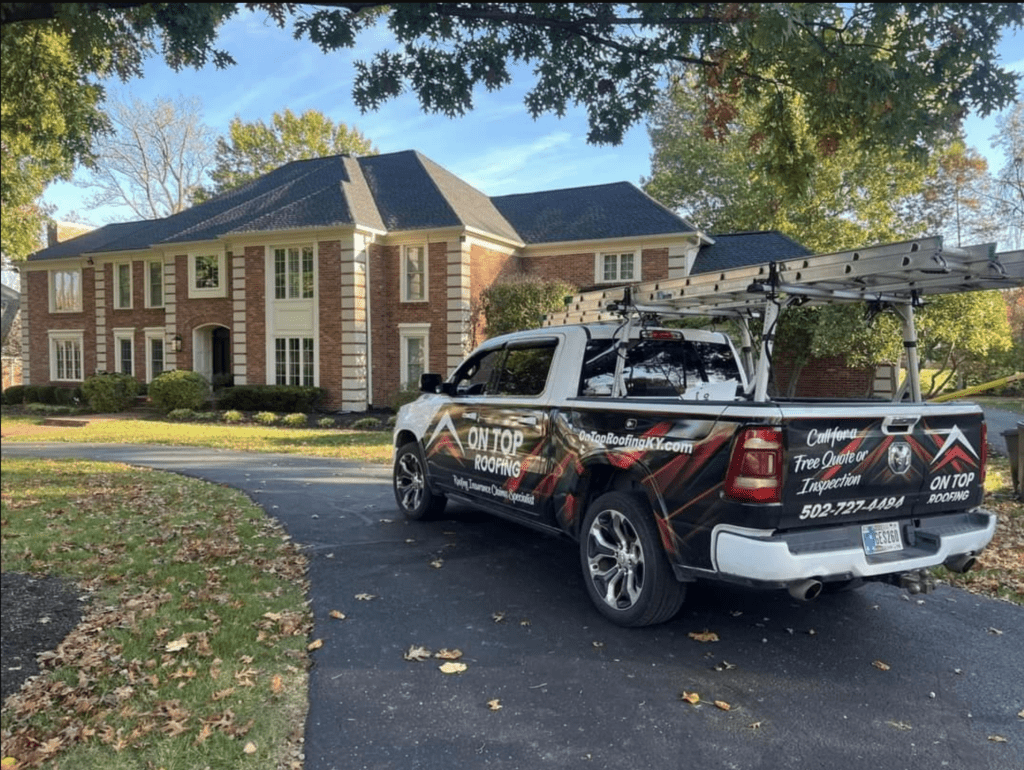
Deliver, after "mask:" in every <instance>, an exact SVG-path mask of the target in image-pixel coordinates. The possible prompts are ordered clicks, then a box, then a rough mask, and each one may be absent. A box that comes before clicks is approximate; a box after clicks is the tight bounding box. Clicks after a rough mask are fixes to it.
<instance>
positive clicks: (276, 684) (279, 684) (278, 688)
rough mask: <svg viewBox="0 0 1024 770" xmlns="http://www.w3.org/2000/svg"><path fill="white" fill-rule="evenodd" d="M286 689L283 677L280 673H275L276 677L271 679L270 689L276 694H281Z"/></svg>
mask: <svg viewBox="0 0 1024 770" xmlns="http://www.w3.org/2000/svg"><path fill="white" fill-rule="evenodd" d="M283 690H284V681H283V680H282V679H281V675H280V674H274V678H273V679H271V680H270V691H271V692H272V693H274V695H280V694H281V692H282V691H283Z"/></svg>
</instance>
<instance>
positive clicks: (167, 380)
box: [149, 369, 210, 413]
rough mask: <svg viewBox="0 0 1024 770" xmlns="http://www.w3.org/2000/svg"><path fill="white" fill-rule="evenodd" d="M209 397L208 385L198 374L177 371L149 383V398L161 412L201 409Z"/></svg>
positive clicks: (165, 373) (167, 373)
mask: <svg viewBox="0 0 1024 770" xmlns="http://www.w3.org/2000/svg"><path fill="white" fill-rule="evenodd" d="M209 397H210V383H208V382H207V381H206V378H205V377H203V375H201V374H199V373H198V372H190V371H187V370H184V369H177V370H174V371H170V372H164V373H163V374H161V375H160V376H159V377H157V378H156V379H155V380H153V381H152V382H151V383H149V398H150V400H151V401H152V402H153V406H155V407H156V408H157V409H159V410H160V411H161V412H165V413H169V412H172V411H174V410H175V409H192V410H196V409H202V408H203V406H204V405H205V404H206V400H207V399H208V398H209Z"/></svg>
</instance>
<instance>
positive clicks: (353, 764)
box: [2, 444, 1024, 770]
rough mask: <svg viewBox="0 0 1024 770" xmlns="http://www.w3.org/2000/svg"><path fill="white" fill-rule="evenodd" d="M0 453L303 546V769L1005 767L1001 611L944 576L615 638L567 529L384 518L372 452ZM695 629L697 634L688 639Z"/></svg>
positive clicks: (707, 611)
mask: <svg viewBox="0 0 1024 770" xmlns="http://www.w3.org/2000/svg"><path fill="white" fill-rule="evenodd" d="M2 453H3V456H4V457H15V456H18V457H47V458H61V457H67V458H72V457H74V458H85V459H93V460H106V461H111V462H126V463H130V464H133V465H140V466H146V467H151V468H157V469H160V470H167V471H174V472H177V473H183V474H186V475H190V476H195V477H198V478H202V479H206V480H209V481H213V482H216V483H221V484H228V485H230V486H233V487H237V488H238V489H240V490H242V491H244V492H246V493H247V494H249V495H250V496H251V497H252V498H253V499H254V500H256V501H257V502H258V503H259V504H260V505H261V506H262V507H263V508H264V509H265V510H266V511H267V512H268V513H269V514H271V515H272V516H274V517H275V518H277V519H279V520H280V521H281V522H282V524H283V525H284V526H285V528H286V529H287V530H288V532H289V534H290V535H291V536H292V537H293V538H294V539H295V540H296V541H297V542H298V543H300V544H301V545H303V546H304V547H305V548H306V552H307V555H308V557H309V562H310V583H311V587H310V599H311V603H312V609H313V613H314V616H315V629H314V637H315V638H321V639H323V641H324V645H323V647H322V648H321V649H319V650H317V651H316V652H314V653H313V654H312V655H313V659H314V664H315V665H314V668H313V670H312V671H311V672H310V711H309V717H308V721H307V725H306V747H305V748H306V758H305V762H306V768H307V770H331V769H334V768H337V769H339V770H340V769H341V768H346V769H349V768H351V769H353V770H354V769H355V768H429V769H433V768H437V769H438V770H441V769H442V768H443V769H444V770H448V769H449V768H453V767H458V768H460V770H461V769H462V768H485V767H486V768H491V767H497V768H530V770H533V769H534V768H537V767H557V768H578V767H594V768H621V767H650V768H675V767H680V766H684V765H685V766H697V767H700V768H702V770H708V769H709V768H726V767H729V768H782V767H809V766H815V767H817V766H821V767H843V768H849V769H850V770H878V768H890V767H892V768H896V767H899V768H912V769H916V768H921V770H932V768H940V767H950V768H960V767H970V768H972V770H973V769H975V768H977V769H978V770H983V769H988V770H1009V769H1010V768H1019V767H1022V766H1024V729H1022V727H1024V720H1022V719H1021V718H1020V717H1019V716H1018V713H1019V712H1021V711H1022V709H1024V679H1022V677H1021V673H1020V661H1022V660H1024V610H1022V608H1020V607H1018V606H1016V605H1012V604H1009V603H1006V602H999V601H994V600H990V599H986V598H984V597H978V596H974V595H972V594H968V593H965V592H962V591H959V590H956V589H950V588H946V587H940V589H939V590H938V591H936V593H934V594H931V595H929V596H927V597H921V598H916V597H909V596H908V595H906V594H905V593H903V592H901V591H898V590H896V589H894V588H889V587H886V586H877V585H872V586H868V587H866V588H865V589H864V590H862V591H859V592H856V593H853V594H847V595H843V596H835V597H826V598H823V599H821V600H819V601H817V602H815V603H811V604H798V603H796V602H794V601H793V600H792V599H791V598H790V597H789V595H788V594H786V593H784V592H779V593H773V594H763V593H752V592H747V591H744V590H741V589H719V588H714V589H712V588H704V587H698V588H697V589H696V590H694V591H692V593H691V599H690V601H689V602H688V604H687V605H686V606H685V607H684V609H683V612H682V613H681V614H680V616H679V617H678V618H676V619H675V620H674V621H672V622H670V623H667V624H665V625H662V626H657V627H654V628H646V629H634V630H629V629H622V628H617V627H615V626H611V625H609V624H607V623H606V622H604V621H603V620H602V619H601V618H600V616H598V615H597V613H596V611H594V610H593V609H592V608H591V606H590V603H589V602H588V600H587V598H586V594H585V590H584V587H583V583H582V580H581V578H580V576H579V567H578V563H577V562H578V557H577V554H576V550H575V546H574V545H573V544H572V543H569V542H568V541H565V540H560V539H556V538H552V537H546V536H543V535H538V534H536V533H534V532H532V531H529V530H526V529H523V528H521V527H517V526H515V525H512V524H507V523H505V522H502V521H500V520H496V519H492V518H488V517H484V516H482V515H479V514H477V513H475V512H474V511H471V510H469V509H466V508H463V507H457V506H453V507H451V508H450V510H449V512H448V513H447V514H446V516H445V518H443V519H442V520H440V521H437V522H431V523H409V522H406V521H404V520H403V519H402V518H401V516H400V514H399V513H398V512H397V510H396V508H395V505H394V501H393V497H392V495H391V489H390V469H388V468H385V467H366V466H359V465H355V464H353V463H349V462H345V461H341V460H334V459H329V458H310V457H300V456H296V455H267V454H242V453H235V452H228V451H220V450H205V449H196V448H193V447H153V446H124V445H85V444H5V445H3V447H2ZM368 597H371V598H368ZM332 610H339V611H341V612H343V613H344V614H345V615H346V619H345V620H334V619H332V618H331V617H330V614H329V613H330V612H331V611H332ZM705 630H707V631H711V632H714V633H715V634H716V635H717V637H718V639H719V641H717V642H707V643H701V642H698V641H696V640H694V639H693V638H691V637H690V633H691V632H702V631H705ZM414 645H415V646H423V647H425V648H427V649H429V650H431V651H437V650H440V649H442V648H447V649H455V648H457V649H459V650H461V651H462V652H463V657H462V659H461V661H462V662H463V663H465V664H466V665H467V669H466V670H465V671H464V672H463V673H461V674H453V675H446V674H444V673H441V671H440V670H439V669H438V664H439V663H441V662H442V661H440V660H436V659H430V660H425V661H420V662H415V661H406V660H405V659H404V657H403V654H404V653H405V652H406V651H407V650H408V649H409V648H410V647H411V646H414ZM876 662H877V663H884V664H885V666H887V667H888V668H883V667H880V666H878V665H877V664H876ZM684 691H685V692H688V693H697V694H698V695H699V697H700V702H699V704H698V705H691V704H690V703H687V702H684V701H682V700H681V699H680V695H681V693H682V692H684ZM493 701H497V703H496V704H494V705H496V706H500V708H498V709H492V708H491V707H489V705H488V704H489V702H493ZM715 701H720V702H721V703H722V704H728V705H729V710H724V709H723V708H719V707H716V706H715V705H714V702H715ZM999 739H1005V742H1003V741H1002V740H999Z"/></svg>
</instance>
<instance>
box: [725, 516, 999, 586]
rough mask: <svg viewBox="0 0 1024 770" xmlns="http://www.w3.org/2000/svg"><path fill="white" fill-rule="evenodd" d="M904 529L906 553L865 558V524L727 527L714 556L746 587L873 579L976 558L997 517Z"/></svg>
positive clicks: (937, 519) (909, 524)
mask: <svg viewBox="0 0 1024 770" xmlns="http://www.w3.org/2000/svg"><path fill="white" fill-rule="evenodd" d="M902 524H903V526H902V531H903V542H904V543H905V544H906V545H905V547H904V548H903V549H902V550H901V551H895V552H890V553H883V554H878V555H874V556H868V555H867V554H866V553H864V548H863V546H862V544H861V527H860V525H859V524H849V525H846V526H841V527H827V528H820V529H812V530H803V531H796V532H787V533H776V532H774V531H766V530H753V529H745V528H742V527H734V526H732V525H728V524H723V525H719V526H718V527H716V528H715V530H714V532H713V533H712V542H711V553H712V558H713V559H714V565H715V569H716V570H717V571H718V573H719V575H720V576H721V577H722V578H726V579H737V580H740V581H743V582H757V583H774V584H782V585H785V584H789V583H792V582H794V581H797V580H805V579H808V578H816V579H818V580H828V579H830V578H831V579H834V580H849V579H852V578H871V577H878V576H881V575H889V574H893V573H900V572H907V571H909V570H917V569H924V568H926V567H935V566H938V565H940V564H942V563H943V562H945V561H947V560H948V559H951V558H953V557H956V556H961V555H964V554H976V553H978V552H980V551H981V550H982V549H983V548H984V547H985V546H986V545H988V544H989V541H991V540H992V535H993V534H994V533H995V528H996V516H995V514H994V513H991V512H989V511H987V510H985V509H983V508H977V509H975V510H973V511H970V512H968V513H958V514H950V515H944V516H932V517H930V518H926V519H921V520H920V526H915V524H914V521H913V520H906V521H904V522H902Z"/></svg>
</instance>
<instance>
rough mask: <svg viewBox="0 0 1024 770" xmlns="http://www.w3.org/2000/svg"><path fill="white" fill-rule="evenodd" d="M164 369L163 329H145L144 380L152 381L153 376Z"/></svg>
mask: <svg viewBox="0 0 1024 770" xmlns="http://www.w3.org/2000/svg"><path fill="white" fill-rule="evenodd" d="M163 371H164V330H163V329H162V328H160V329H147V330H146V382H152V381H153V379H154V378H156V377H158V376H159V375H161V374H163Z"/></svg>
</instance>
